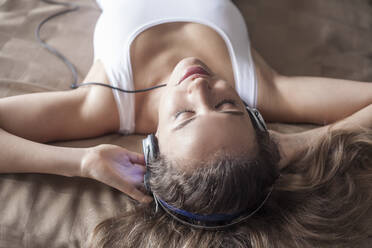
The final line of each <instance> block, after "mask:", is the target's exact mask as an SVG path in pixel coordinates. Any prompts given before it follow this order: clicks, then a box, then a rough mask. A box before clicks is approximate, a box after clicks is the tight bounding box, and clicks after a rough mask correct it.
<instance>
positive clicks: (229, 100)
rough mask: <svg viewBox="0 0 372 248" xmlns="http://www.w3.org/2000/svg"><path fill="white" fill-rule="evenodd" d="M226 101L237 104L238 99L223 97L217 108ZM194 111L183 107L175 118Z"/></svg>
mask: <svg viewBox="0 0 372 248" xmlns="http://www.w3.org/2000/svg"><path fill="white" fill-rule="evenodd" d="M226 103H229V104H232V105H234V106H236V101H235V100H233V99H223V100H222V101H220V102H219V103H218V104H216V106H215V108H219V107H221V106H222V105H224V104H226ZM192 112H194V111H193V110H190V109H183V110H181V111H178V112H177V113H176V114H175V118H177V117H178V116H180V115H181V114H183V113H192Z"/></svg>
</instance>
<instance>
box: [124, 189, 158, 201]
mask: <svg viewBox="0 0 372 248" xmlns="http://www.w3.org/2000/svg"><path fill="white" fill-rule="evenodd" d="M127 190H128V192H126V194H128V195H129V196H130V197H132V198H133V199H135V200H137V201H139V202H142V203H149V202H151V201H152V200H153V198H152V197H150V196H149V195H146V194H144V193H143V192H142V191H140V190H138V189H136V188H134V187H133V188H128V189H127Z"/></svg>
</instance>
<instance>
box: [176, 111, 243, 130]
mask: <svg viewBox="0 0 372 248" xmlns="http://www.w3.org/2000/svg"><path fill="white" fill-rule="evenodd" d="M218 113H222V114H231V115H238V116H242V115H244V112H242V111H236V110H226V111H220V112H218ZM196 118H197V116H194V117H192V118H190V119H187V120H186V121H184V122H181V123H180V124H178V125H177V126H175V127H174V128H173V129H172V131H177V130H180V129H182V128H184V127H185V126H187V125H188V124H190V123H191V122H193V121H194V120H195V119H196Z"/></svg>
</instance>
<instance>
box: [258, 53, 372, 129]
mask: <svg viewBox="0 0 372 248" xmlns="http://www.w3.org/2000/svg"><path fill="white" fill-rule="evenodd" d="M253 58H254V61H255V65H256V71H257V75H258V79H259V84H258V87H259V88H258V108H259V109H260V110H261V112H262V114H263V115H264V117H265V119H266V120H268V121H272V122H288V123H290V122H291V123H314V124H321V125H325V124H330V123H333V122H335V121H338V120H341V119H343V118H345V117H347V116H349V115H351V114H353V113H355V112H356V111H358V110H360V109H362V108H363V107H366V106H367V105H369V104H371V103H372V83H365V82H356V81H350V80H341V79H331V78H320V77H287V76H283V75H280V74H279V73H277V72H276V71H274V70H273V69H272V68H271V67H270V66H269V65H268V64H267V63H266V62H265V61H264V60H263V58H262V57H261V56H260V55H259V54H258V53H257V52H255V51H254V50H253Z"/></svg>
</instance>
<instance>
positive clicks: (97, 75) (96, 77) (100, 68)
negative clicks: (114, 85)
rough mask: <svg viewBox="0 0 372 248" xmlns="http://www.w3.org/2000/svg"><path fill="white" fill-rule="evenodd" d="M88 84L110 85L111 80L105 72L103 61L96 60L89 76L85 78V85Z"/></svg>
mask: <svg viewBox="0 0 372 248" xmlns="http://www.w3.org/2000/svg"><path fill="white" fill-rule="evenodd" d="M86 82H100V83H105V84H109V83H110V80H109V78H108V76H107V73H106V71H105V67H104V65H103V63H102V61H101V60H99V59H98V60H96V61H94V63H93V64H92V66H91V67H90V69H89V72H88V74H87V75H86V76H85V78H84V80H83V83H86Z"/></svg>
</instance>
